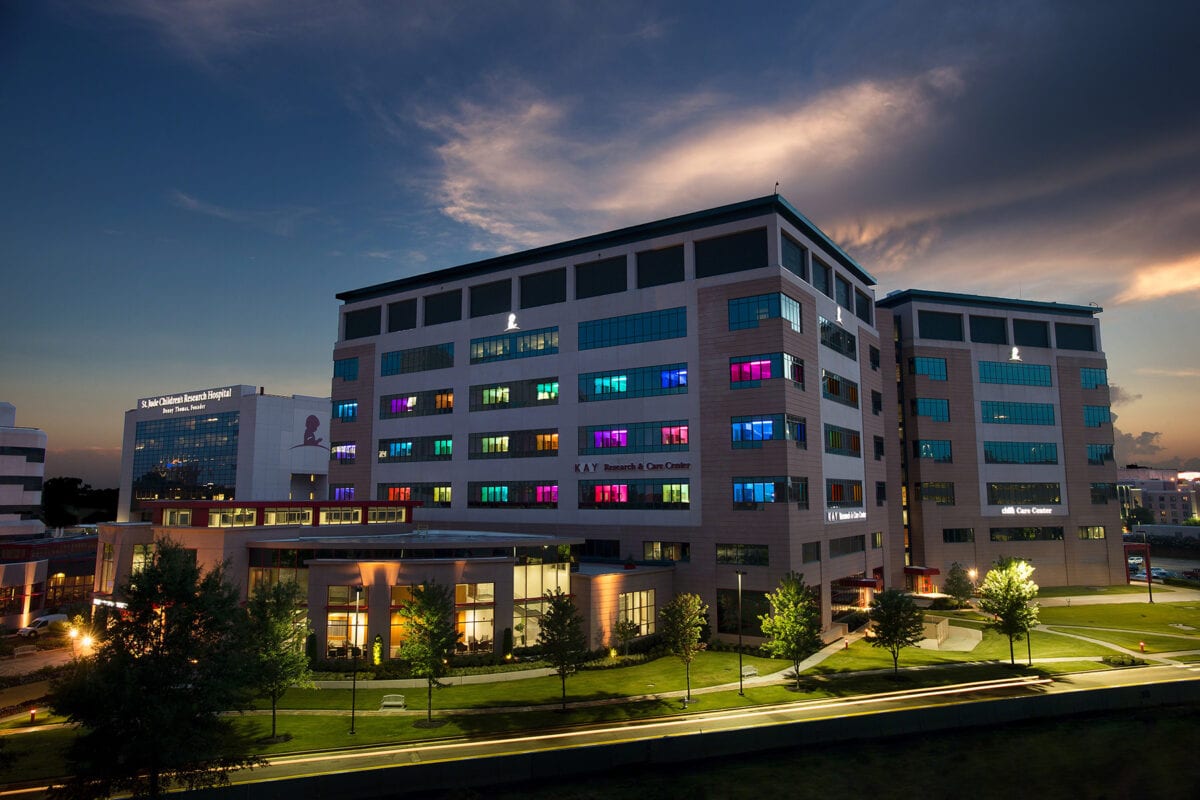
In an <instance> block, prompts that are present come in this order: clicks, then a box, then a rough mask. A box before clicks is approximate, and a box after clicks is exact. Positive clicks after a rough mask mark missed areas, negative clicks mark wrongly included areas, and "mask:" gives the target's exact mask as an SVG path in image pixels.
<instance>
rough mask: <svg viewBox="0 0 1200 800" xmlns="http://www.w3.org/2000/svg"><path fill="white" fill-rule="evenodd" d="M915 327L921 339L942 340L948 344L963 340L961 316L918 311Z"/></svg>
mask: <svg viewBox="0 0 1200 800" xmlns="http://www.w3.org/2000/svg"><path fill="white" fill-rule="evenodd" d="M917 325H918V329H919V330H920V332H921V333H920V336H921V338H922V339H943V340H945V341H948V342H961V341H962V340H963V324H962V314H945V313H943V312H941V311H918V312H917Z"/></svg>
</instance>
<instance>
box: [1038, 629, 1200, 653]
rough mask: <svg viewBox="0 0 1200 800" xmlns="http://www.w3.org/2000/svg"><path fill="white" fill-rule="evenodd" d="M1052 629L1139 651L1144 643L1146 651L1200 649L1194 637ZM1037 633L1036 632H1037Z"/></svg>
mask: <svg viewBox="0 0 1200 800" xmlns="http://www.w3.org/2000/svg"><path fill="white" fill-rule="evenodd" d="M1051 630H1055V631H1059V632H1061V633H1074V634H1077V635H1079V636H1087V637H1088V638H1089V639H1099V640H1100V641H1102V642H1111V643H1112V644H1115V645H1117V646H1118V647H1124V648H1125V649H1126V650H1132V651H1133V652H1135V653H1136V652H1139V650H1141V647H1142V645H1145V648H1146V649H1145V650H1144V651H1142V652H1146V653H1171V652H1174V651H1176V650H1200V639H1196V638H1194V637H1188V638H1181V637H1177V636H1155V635H1154V634H1152V633H1140V632H1138V631H1109V630H1103V629H1101V628H1071V627H1067V626H1064V625H1055V626H1053V628H1051ZM1035 635H1036V634H1035Z"/></svg>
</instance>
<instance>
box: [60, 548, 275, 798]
mask: <svg viewBox="0 0 1200 800" xmlns="http://www.w3.org/2000/svg"><path fill="white" fill-rule="evenodd" d="M116 594H117V596H118V597H119V599H120V600H121V601H122V602H124V603H125V607H124V608H122V609H120V611H119V612H118V613H114V614H113V615H111V616H110V617H109V618H108V620H107V625H106V626H105V627H104V629H103V632H102V635H101V636H100V637H99V639H98V642H97V644H96V645H95V649H94V653H93V654H92V655H90V656H82V657H80V658H78V659H76V660H74V661H72V662H71V664H70V666H69V667H68V671H67V672H66V673H65V674H64V675H62V676H61V677H60V678H59V679H57V680H55V681H54V683H53V684H52V686H51V695H50V703H51V705H52V706H53V707H54V709H55V710H56V711H57V712H58V713H60V714H63V715H64V716H66V717H67V718H68V719H69V720H70V721H71V722H73V723H75V724H77V725H78V726H79V727H80V729H81V730H80V733H79V735H78V736H76V738H75V739H74V741H73V742H72V744H71V746H70V748H69V749H68V751H67V760H68V762H69V765H70V774H71V776H72V777H71V778H70V779H68V781H67V783H66V785H65V786H62V787H57V788H56V789H55V790H54V792H55V794H57V795H58V796H60V797H71V798H100V797H108V796H110V795H113V794H115V793H129V794H132V795H134V796H135V797H158V796H159V795H160V794H162V793H163V792H165V791H166V790H167V789H169V788H171V787H174V786H179V787H184V788H187V789H195V788H199V787H205V786H213V785H221V784H226V783H228V782H229V773H230V772H231V771H233V770H236V769H241V768H243V767H247V766H253V765H255V764H257V763H260V760H259V759H257V758H255V757H253V756H251V755H249V741H248V740H247V739H246V738H245V737H242V736H240V735H239V734H238V732H237V729H236V728H234V726H233V724H232V722H231V720H230V718H229V717H228V716H225V715H224V712H227V711H234V710H239V709H245V708H249V707H250V704H251V700H252V698H253V696H254V674H255V668H254V663H253V660H252V659H251V657H250V651H251V644H250V641H249V638H248V633H249V625H248V621H247V618H246V612H245V609H243V608H242V607H241V605H240V603H239V598H238V590H237V589H236V588H235V587H234V586H233V585H232V584H231V583H229V582H228V581H227V580H226V579H225V573H224V571H223V569H222V568H220V567H218V568H216V569H213V570H211V571H208V572H202V571H201V570H200V568H199V567H198V566H197V565H196V559H195V555H194V554H193V553H191V552H189V551H187V550H184V549H183V548H181V547H180V546H179V545H177V544H174V543H172V542H170V541H168V540H160V541H159V542H158V543H157V545H156V547H155V551H154V556H153V558H152V559H151V560H150V562H149V563H147V564H146V565H145V566H143V567H142V569H140V570H139V571H138V572H136V573H134V574H132V575H130V576H129V578H128V579H127V580H126V581H125V582H124V583H123V584H121V585H120V586H119V587H118V589H117V592H116Z"/></svg>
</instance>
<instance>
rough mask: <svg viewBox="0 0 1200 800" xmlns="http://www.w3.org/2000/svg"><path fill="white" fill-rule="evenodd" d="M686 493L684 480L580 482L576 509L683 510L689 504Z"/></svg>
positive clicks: (688, 489)
mask: <svg viewBox="0 0 1200 800" xmlns="http://www.w3.org/2000/svg"><path fill="white" fill-rule="evenodd" d="M690 493H691V487H690V485H689V481H688V479H687V478H682V479H681V478H663V479H660V480H653V479H646V480H628V481H623V482H620V483H610V482H606V481H580V482H579V507H580V508H584V509H662V510H666V511H686V510H687V509H688V507H689V505H690Z"/></svg>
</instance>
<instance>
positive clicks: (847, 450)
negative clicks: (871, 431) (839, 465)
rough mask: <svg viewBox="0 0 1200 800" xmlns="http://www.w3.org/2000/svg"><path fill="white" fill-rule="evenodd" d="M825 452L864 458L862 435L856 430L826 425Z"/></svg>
mask: <svg viewBox="0 0 1200 800" xmlns="http://www.w3.org/2000/svg"><path fill="white" fill-rule="evenodd" d="M825 452H826V453H832V454H833V455H839V456H853V457H854V458H862V435H861V434H860V433H859V432H858V431H856V430H851V429H850V428H841V427H838V426H837V425H830V424H828V423H826V425H825Z"/></svg>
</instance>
